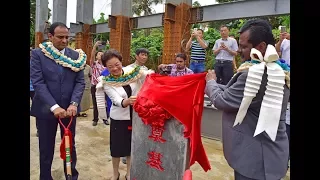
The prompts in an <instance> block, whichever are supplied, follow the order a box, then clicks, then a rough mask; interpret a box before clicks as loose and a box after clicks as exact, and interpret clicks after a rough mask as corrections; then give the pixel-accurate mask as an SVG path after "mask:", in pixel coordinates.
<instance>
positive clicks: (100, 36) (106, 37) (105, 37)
mask: <svg viewBox="0 0 320 180" xmlns="http://www.w3.org/2000/svg"><path fill="white" fill-rule="evenodd" d="M104 16H105V14H104V13H100V17H99V19H98V20H97V21H96V20H95V19H93V24H100V23H108V19H106V18H105V17H104ZM93 39H94V42H93V43H95V42H96V41H107V40H109V33H107V32H106V33H100V34H94V35H93ZM107 48H108V47H107Z"/></svg>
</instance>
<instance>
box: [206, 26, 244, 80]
mask: <svg viewBox="0 0 320 180" xmlns="http://www.w3.org/2000/svg"><path fill="white" fill-rule="evenodd" d="M220 34H221V38H220V39H218V40H216V42H215V44H214V46H213V48H212V51H213V54H214V55H215V56H216V62H215V64H214V71H215V72H216V74H217V78H218V79H217V82H218V83H219V84H223V85H226V84H227V83H228V82H229V81H230V79H231V78H232V76H233V74H234V73H233V69H234V68H233V62H234V57H235V56H236V55H237V50H238V43H237V41H236V40H235V39H234V38H230V37H229V29H228V27H227V26H226V25H222V26H221V27H220Z"/></svg>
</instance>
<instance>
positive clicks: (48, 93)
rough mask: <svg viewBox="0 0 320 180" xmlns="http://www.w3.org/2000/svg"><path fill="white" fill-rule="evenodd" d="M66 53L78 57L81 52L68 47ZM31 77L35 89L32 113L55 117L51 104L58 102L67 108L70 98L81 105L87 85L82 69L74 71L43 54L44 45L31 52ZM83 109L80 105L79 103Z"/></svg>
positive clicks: (33, 114) (43, 116)
mask: <svg viewBox="0 0 320 180" xmlns="http://www.w3.org/2000/svg"><path fill="white" fill-rule="evenodd" d="M64 54H65V55H66V56H68V57H70V58H71V59H77V58H78V56H79V53H78V52H76V51H74V50H72V49H70V48H66V49H65V53H64ZM30 78H31V81H32V83H33V87H34V90H35V96H34V99H33V101H32V106H31V112H30V115H32V116H35V117H37V118H46V119H47V118H54V115H53V113H52V112H51V111H50V108H51V107H52V106H53V105H55V104H58V105H59V106H60V107H61V108H63V109H65V110H66V109H67V108H68V107H69V105H70V102H71V101H74V102H77V103H78V104H79V105H80V102H81V98H82V94H83V91H84V88H85V81H84V73H83V70H82V71H79V72H74V71H72V70H71V69H70V68H66V67H63V68H61V65H59V64H57V63H56V62H55V61H54V60H52V59H50V58H48V57H47V56H45V55H44V53H43V52H42V51H41V49H39V48H38V49H35V50H33V51H32V53H31V65H30ZM78 112H80V106H79V107H78Z"/></svg>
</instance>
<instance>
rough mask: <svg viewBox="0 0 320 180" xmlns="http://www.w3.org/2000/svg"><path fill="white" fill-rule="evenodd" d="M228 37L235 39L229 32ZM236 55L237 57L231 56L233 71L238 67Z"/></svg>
mask: <svg viewBox="0 0 320 180" xmlns="http://www.w3.org/2000/svg"><path fill="white" fill-rule="evenodd" d="M229 37H230V38H233V39H235V40H236V38H235V36H234V35H231V34H230V36H229ZM236 41H237V40H236ZM236 57H237V55H236V56H234V57H233V61H232V62H233V63H232V64H233V71H234V72H237V69H238V67H237V61H236Z"/></svg>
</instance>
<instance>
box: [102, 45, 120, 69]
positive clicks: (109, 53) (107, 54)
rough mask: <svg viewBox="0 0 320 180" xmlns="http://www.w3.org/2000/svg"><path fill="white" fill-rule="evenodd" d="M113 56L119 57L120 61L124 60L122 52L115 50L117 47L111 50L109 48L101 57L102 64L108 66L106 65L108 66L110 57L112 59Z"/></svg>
mask: <svg viewBox="0 0 320 180" xmlns="http://www.w3.org/2000/svg"><path fill="white" fill-rule="evenodd" d="M113 57H116V58H118V59H119V61H120V62H122V56H121V54H120V53H119V52H118V51H117V50H115V49H109V50H107V51H106V52H105V53H104V54H103V56H102V57H101V62H102V65H103V66H104V67H106V66H107V62H108V61H109V60H110V59H112V58H113Z"/></svg>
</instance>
